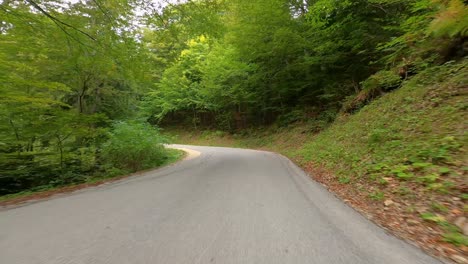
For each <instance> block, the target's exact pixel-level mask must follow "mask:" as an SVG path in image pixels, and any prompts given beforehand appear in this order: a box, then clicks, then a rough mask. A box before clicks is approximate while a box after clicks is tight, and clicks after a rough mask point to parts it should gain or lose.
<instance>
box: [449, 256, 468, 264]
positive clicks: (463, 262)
mask: <svg viewBox="0 0 468 264" xmlns="http://www.w3.org/2000/svg"><path fill="white" fill-rule="evenodd" d="M450 258H451V259H452V260H453V261H455V262H456V263H460V264H466V263H468V260H467V259H466V258H464V257H462V256H460V255H452V256H450Z"/></svg>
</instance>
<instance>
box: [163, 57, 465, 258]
mask: <svg viewBox="0 0 468 264" xmlns="http://www.w3.org/2000/svg"><path fill="white" fill-rule="evenodd" d="M467 95H468V63H467V62H466V60H464V61H462V62H461V63H447V64H445V65H442V66H438V67H433V68H431V69H428V70H426V71H425V72H422V73H419V74H418V75H416V76H414V77H413V78H411V79H409V80H406V81H405V82H403V85H402V87H401V88H399V89H397V90H395V91H392V92H389V93H387V94H385V95H383V96H382V97H380V98H378V99H376V100H374V101H373V102H371V103H370V104H368V105H366V106H364V107H363V108H361V109H359V110H358V111H357V112H355V113H353V114H341V115H339V116H338V117H337V119H336V120H335V121H334V122H333V123H332V124H331V125H329V126H322V127H324V129H323V130H322V131H321V132H318V133H317V132H315V131H316V129H315V127H316V123H317V122H316V121H315V120H310V121H308V122H303V123H298V124H295V125H292V126H289V127H278V126H276V125H274V126H271V127H268V128H256V129H248V130H243V131H239V132H238V133H236V134H227V133H224V132H220V131H196V132H188V131H187V130H182V129H174V128H167V129H166V131H165V133H167V134H171V135H177V136H175V138H174V139H175V141H176V142H178V143H184V144H196V145H215V146H231V147H246V148H256V149H264V150H270V151H275V152H279V153H281V154H283V155H286V156H288V157H289V158H291V159H292V160H294V161H295V162H297V163H298V164H299V165H301V166H302V167H303V168H305V169H306V170H307V169H308V168H312V167H313V168H316V169H317V168H319V169H320V170H322V171H326V172H327V173H329V175H331V176H327V177H328V178H327V180H328V181H329V183H331V184H333V185H337V186H339V187H336V189H340V188H341V189H346V191H347V192H349V193H351V194H352V193H354V194H358V195H361V196H360V197H362V199H364V200H366V199H367V200H366V201H359V202H360V203H364V202H365V203H366V204H367V205H369V204H374V205H373V206H374V207H375V208H376V209H375V211H376V214H388V213H389V212H390V211H391V210H388V208H385V207H384V206H383V205H382V200H392V202H393V201H395V202H396V204H397V205H398V208H395V209H393V210H398V214H400V216H398V214H396V215H397V216H395V219H396V220H395V221H397V222H398V221H403V220H401V219H407V218H410V217H415V219H416V220H414V221H419V220H420V221H422V222H425V223H427V225H428V226H427V227H419V226H409V227H405V228H407V231H408V230H409V231H408V232H416V233H417V232H427V228H431V229H434V230H435V231H431V232H433V233H437V234H436V235H434V234H430V236H432V237H434V236H437V241H440V242H441V243H442V242H449V243H451V244H453V245H455V246H457V247H458V250H462V252H463V253H466V252H467V244H466V241H467V236H466V235H464V234H463V233H462V230H461V229H460V228H458V227H456V226H454V225H453V224H451V223H453V222H454V221H455V219H456V218H459V217H462V216H465V217H466V216H467V214H468V207H467V206H466V201H467V199H468V193H467V192H468V180H467V172H468V164H467V162H468V156H467V150H466V146H467V141H468V136H467V134H466V131H467V128H468V123H467V110H468V100H467ZM316 171H317V170H312V171H310V172H312V174H317V173H316ZM351 196H352V195H351ZM367 205H366V206H367ZM367 207H368V206H367ZM382 208H384V209H386V210H387V211H385V210H383V209H382ZM366 210H367V209H366ZM422 214H437V215H440V216H441V217H443V219H444V221H442V222H436V223H435V222H434V221H430V220H429V221H428V220H427V219H424V216H423V215H422ZM401 215H403V217H402V216H401ZM385 221H387V219H382V222H385ZM414 221H413V222H414ZM434 223H435V225H434ZM399 225H405V226H406V224H405V223H399V224H398V226H399ZM454 227H455V228H454ZM415 228H420V229H419V230H417V231H414V230H413V229H415ZM424 228H426V229H424ZM413 239H415V240H417V239H418V238H417V237H414V238H413ZM431 239H432V238H431ZM427 240H428V241H429V239H427ZM428 243H429V242H428ZM451 250H453V249H451Z"/></svg>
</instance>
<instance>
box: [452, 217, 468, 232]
mask: <svg viewBox="0 0 468 264" xmlns="http://www.w3.org/2000/svg"><path fill="white" fill-rule="evenodd" d="M453 223H454V224H455V225H456V226H458V227H459V228H460V229H463V228H464V227H465V224H466V217H464V216H460V217H457V219H455V222H453Z"/></svg>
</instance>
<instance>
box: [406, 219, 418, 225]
mask: <svg viewBox="0 0 468 264" xmlns="http://www.w3.org/2000/svg"><path fill="white" fill-rule="evenodd" d="M406 222H407V223H408V225H411V226H414V225H419V221H416V220H413V219H408V220H406Z"/></svg>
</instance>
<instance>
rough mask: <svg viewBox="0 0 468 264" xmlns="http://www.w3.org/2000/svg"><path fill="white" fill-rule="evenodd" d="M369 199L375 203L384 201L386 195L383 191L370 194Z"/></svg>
mask: <svg viewBox="0 0 468 264" xmlns="http://www.w3.org/2000/svg"><path fill="white" fill-rule="evenodd" d="M369 198H371V199H372V200H374V201H382V200H383V199H384V198H385V194H384V193H383V192H382V191H374V192H371V193H369Z"/></svg>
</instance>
